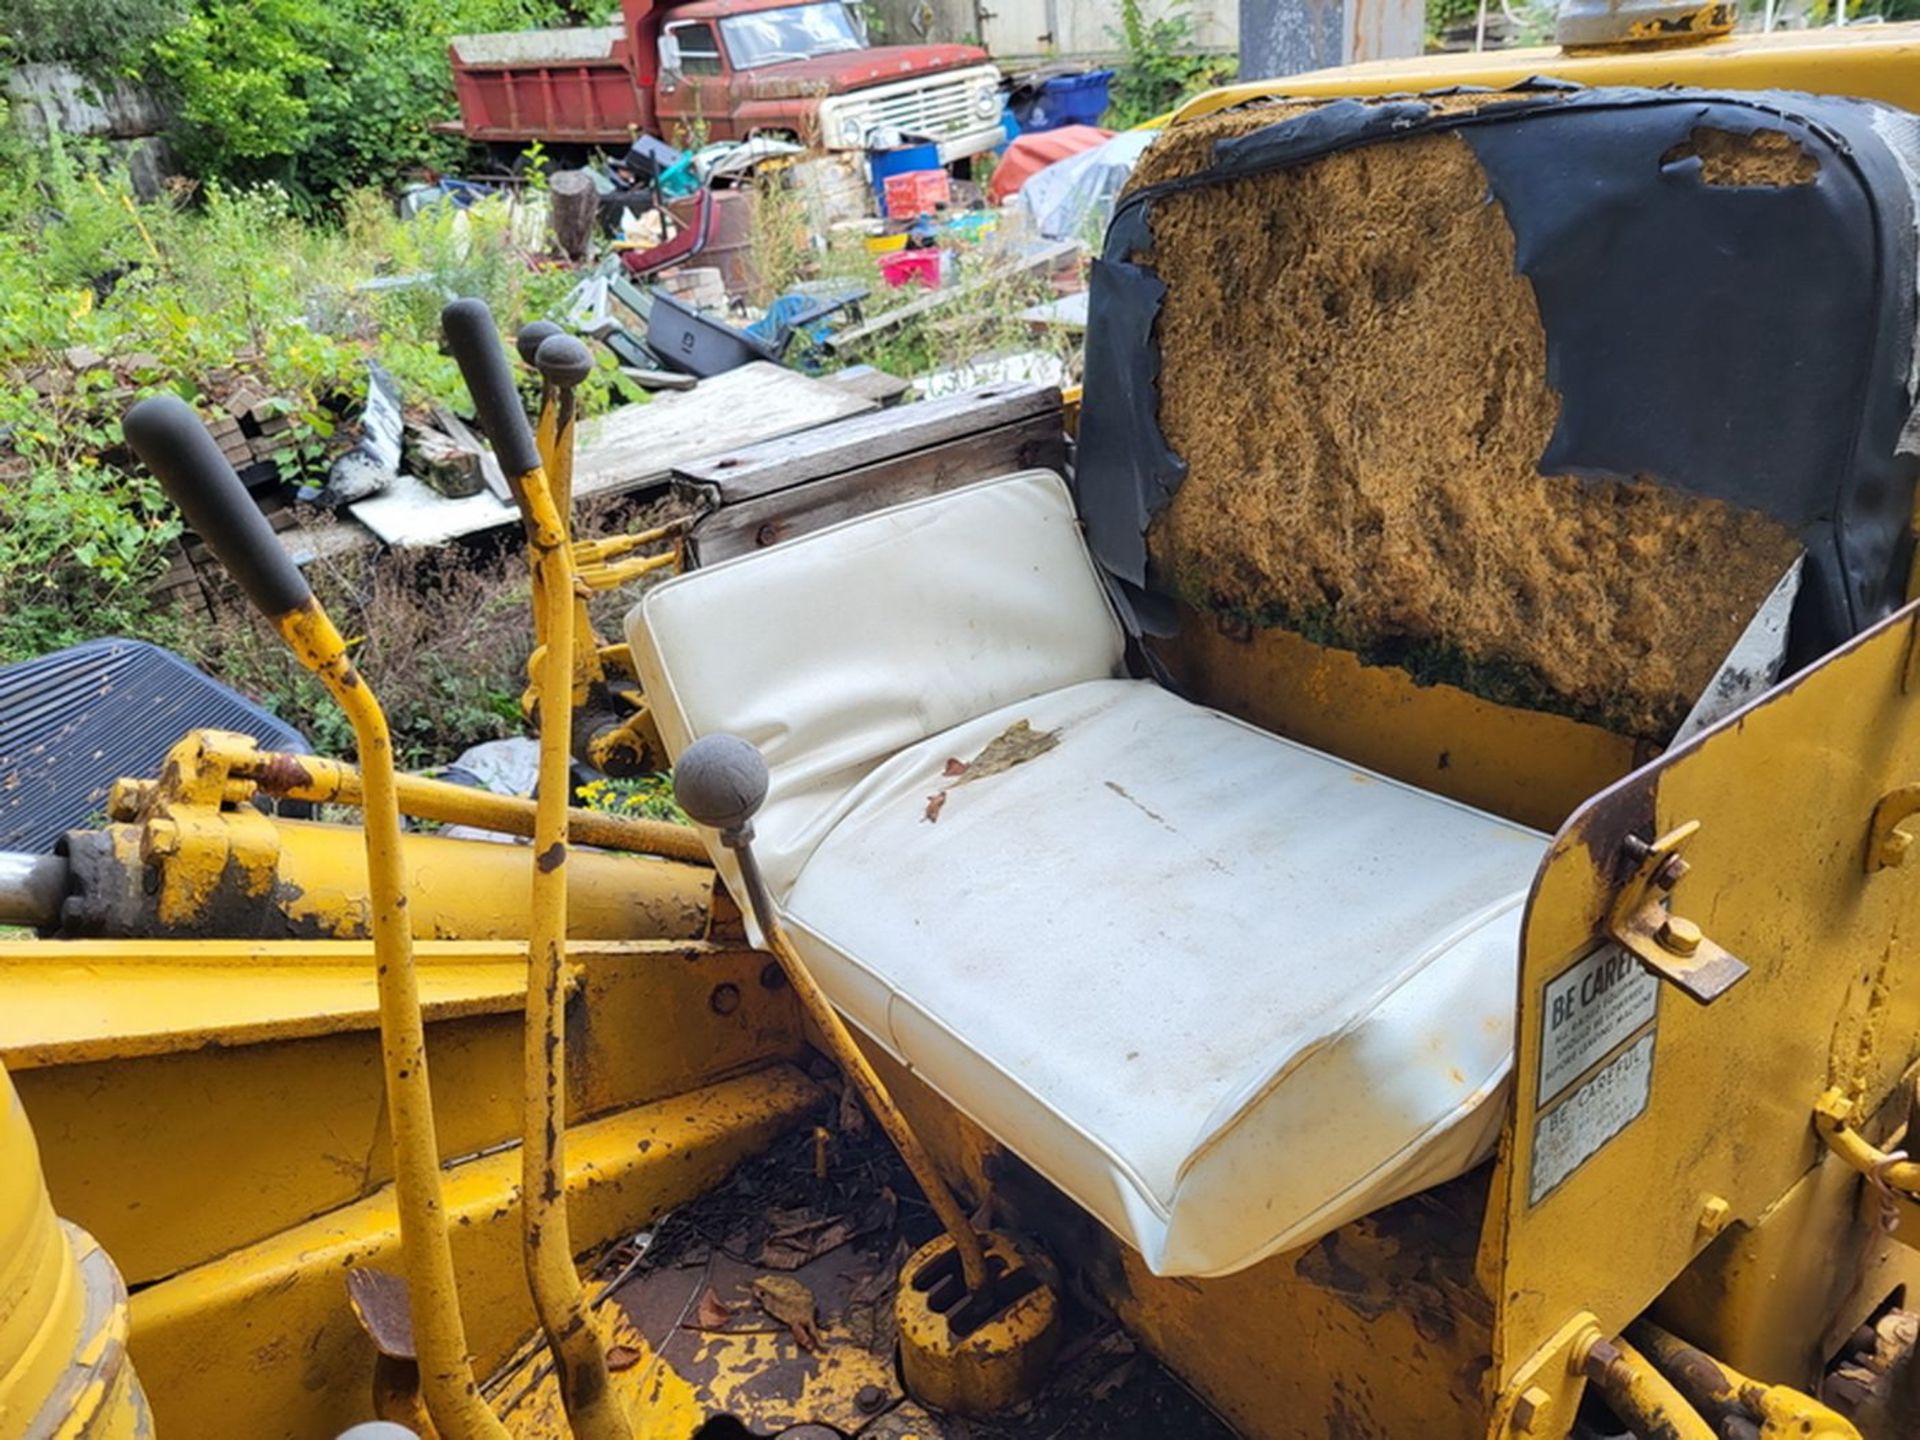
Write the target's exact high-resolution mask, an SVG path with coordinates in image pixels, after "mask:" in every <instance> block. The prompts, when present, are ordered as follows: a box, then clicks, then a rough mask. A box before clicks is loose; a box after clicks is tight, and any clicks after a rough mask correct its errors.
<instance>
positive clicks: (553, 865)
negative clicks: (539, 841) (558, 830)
mask: <svg viewBox="0 0 1920 1440" xmlns="http://www.w3.org/2000/svg"><path fill="white" fill-rule="evenodd" d="M566 860H567V846H566V842H565V841H562V840H556V841H554V842H553V844H551V845H549V846H548V847H547V848H546V849H544V850H542V851H541V852H540V858H539V859H538V860H537V861H535V862H534V863H535V864H537V865H538V866H539V867H540V873H541V874H542V875H551V874H552V873H553V872H554V871H556V870H558V869H559V868H560V867H561V866H562V865H564V864H565V863H566Z"/></svg>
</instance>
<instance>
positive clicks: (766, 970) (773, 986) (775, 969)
mask: <svg viewBox="0 0 1920 1440" xmlns="http://www.w3.org/2000/svg"><path fill="white" fill-rule="evenodd" d="M786 983H787V972H786V971H784V970H782V969H781V968H780V962H779V961H778V960H769V961H768V962H767V963H766V964H764V965H762V966H761V967H760V988H761V989H763V990H779V989H782V988H784V987H785V986H786Z"/></svg>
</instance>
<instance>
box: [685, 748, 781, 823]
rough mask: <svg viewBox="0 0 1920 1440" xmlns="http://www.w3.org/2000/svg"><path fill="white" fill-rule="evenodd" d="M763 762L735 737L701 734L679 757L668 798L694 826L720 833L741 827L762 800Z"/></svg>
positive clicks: (764, 784) (754, 751)
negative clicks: (703, 826) (675, 802)
mask: <svg viewBox="0 0 1920 1440" xmlns="http://www.w3.org/2000/svg"><path fill="white" fill-rule="evenodd" d="M767 779H768V777H767V762H766V760H765V759H763V758H762V757H761V754H760V752H759V751H758V750H757V749H755V748H754V747H753V746H752V745H749V744H748V743H747V742H746V741H745V740H742V739H741V738H740V737H739V736H738V735H707V736H703V737H702V738H700V739H698V740H696V741H694V742H693V744H691V745H689V746H688V747H687V748H686V749H685V750H683V751H682V752H681V753H680V759H679V761H678V762H677V763H676V764H675V765H674V767H673V796H674V799H676V800H678V801H679V802H680V808H681V809H682V810H684V811H686V812H687V814H688V815H689V816H691V817H692V818H693V820H694V821H696V822H697V823H698V824H701V825H705V826H708V827H710V828H711V829H714V830H718V831H720V832H721V833H722V834H726V833H728V832H733V831H739V830H742V829H744V828H746V825H747V823H748V822H749V821H751V820H752V819H753V817H754V815H755V813H756V812H757V811H758V810H759V809H760V806H761V804H762V803H763V802H764V801H765V800H766V798H767Z"/></svg>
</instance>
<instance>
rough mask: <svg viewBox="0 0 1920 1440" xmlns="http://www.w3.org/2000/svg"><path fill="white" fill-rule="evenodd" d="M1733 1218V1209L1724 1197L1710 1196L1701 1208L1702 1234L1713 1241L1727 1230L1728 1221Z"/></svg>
mask: <svg viewBox="0 0 1920 1440" xmlns="http://www.w3.org/2000/svg"><path fill="white" fill-rule="evenodd" d="M1732 1217H1733V1207H1732V1206H1731V1205H1729V1204H1728V1203H1727V1199H1726V1197H1725V1196H1724V1195H1709V1196H1708V1197H1707V1200H1706V1203H1705V1204H1704V1205H1702V1206H1701V1207H1700V1234H1701V1235H1702V1236H1703V1237H1704V1238H1706V1239H1709V1240H1711V1239H1712V1238H1713V1237H1714V1236H1715V1235H1718V1234H1719V1233H1720V1232H1721V1231H1722V1230H1724V1229H1726V1228H1727V1221H1728V1220H1730V1219H1731V1218H1732Z"/></svg>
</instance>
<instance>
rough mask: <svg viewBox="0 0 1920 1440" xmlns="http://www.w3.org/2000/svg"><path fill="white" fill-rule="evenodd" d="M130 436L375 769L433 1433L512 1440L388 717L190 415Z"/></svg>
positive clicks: (384, 978)
mask: <svg viewBox="0 0 1920 1440" xmlns="http://www.w3.org/2000/svg"><path fill="white" fill-rule="evenodd" d="M123 429H124V431H125V433H126V437H127V443H128V445H129V447H130V448H131V449H132V450H133V451H134V453H135V454H137V455H139V456H140V458H141V459H143V460H145V461H146V462H147V466H148V468H150V469H151V470H152V471H153V472H154V474H155V475H156V476H157V477H158V478H159V480H160V483H161V484H162V485H163V486H164V487H165V488H166V490H167V493H168V494H169V495H170V496H171V497H172V498H173V502H174V504H175V505H177V506H178V507H179V508H180V509H181V511H182V512H183V513H184V514H185V516H186V518H187V522H188V523H189V524H190V525H191V526H192V527H193V529H194V531H195V532H196V533H198V534H199V536H200V538H201V539H203V540H205V541H206V542H207V544H208V545H209V546H210V547H211V548H212V549H213V551H214V553H215V554H217V555H218V556H219V557H220V560H221V563H222V564H223V565H224V566H225V568H226V569H227V571H228V573H229V574H231V575H232V576H233V578H234V579H235V580H237V581H238V582H239V583H240V586H241V588H242V589H244V590H245V591H246V592H247V595H248V598H250V599H251V600H252V601H253V603H254V605H255V606H256V607H257V608H258V609H259V610H260V612H261V613H262V614H263V615H265V616H266V617H267V618H268V619H269V620H270V621H271V622H272V624H273V627H274V629H275V630H276V631H277V632H278V633H279V635H280V637H281V639H283V640H284V641H285V642H286V643H287V646H288V648H290V649H291V650H292V651H293V653H294V655H295V656H296V657H297V658H298V659H299V661H300V663H301V664H302V665H304V666H305V667H306V668H307V669H308V670H310V671H312V672H313V674H314V675H315V676H317V677H318V678H319V680H320V682H321V684H323V685H324V686H326V688H327V690H328V692H329V693H330V694H331V695H332V696H333V697H334V699H335V700H336V701H337V702H338V703H339V705H340V708H341V709H342V710H343V711H345V712H346V716H347V719H348V721H349V722H350V723H351V724H352V726H353V731H354V736H355V738H356V741H357V742H358V744H359V747H360V759H361V763H362V765H363V766H364V767H365V773H364V776H363V786H364V789H365V792H366V799H365V803H364V805H363V808H362V818H363V820H364V827H363V828H364V832H365V836H366V845H367V880H368V889H369V891H370V893H371V899H372V903H373V926H372V928H373V944H374V955H375V957H376V961H377V964H376V985H377V989H378V993H379V997H380V1051H381V1060H382V1063H383V1066H384V1068H385V1078H386V1093H387V1121H388V1129H389V1130H390V1131H391V1132H392V1138H393V1171H394V1175H393V1188H394V1199H395V1209H396V1210H397V1212H398V1217H399V1222H400V1254H401V1259H402V1263H403V1265H404V1267H405V1269H406V1275H407V1292H408V1294H407V1304H408V1309H409V1310H410V1312H411V1314H412V1319H413V1334H414V1341H415V1348H416V1350H417V1352H418V1357H419V1364H420V1382H421V1391H422V1394H423V1395H424V1397H425V1399H426V1402H427V1410H428V1413H429V1414H430V1415H431V1416H432V1417H433V1422H434V1425H435V1427H436V1428H437V1429H438V1430H439V1431H440V1432H441V1434H442V1435H444V1436H446V1437H447V1440H507V1432H506V1428H505V1427H504V1426H503V1425H501V1423H500V1421H499V1420H498V1419H497V1418H495V1416H494V1414H493V1412H492V1411H491V1410H489V1409H488V1408H487V1406H486V1403H485V1402H484V1401H483V1400H482V1399H481V1398H480V1391H479V1387H478V1385H477V1384H476V1383H475V1381H474V1376H473V1367H472V1364H471V1363H470V1361H469V1360H468V1352H467V1336H466V1327H465V1326H464V1324H463V1323H462V1322H461V1319H460V1297H459V1290H458V1285H457V1282H456V1281H455V1278H454V1270H453V1249H452V1247H451V1245H450V1244H449V1243H448V1239H447V1225H446V1211H445V1208H444V1205H443V1202H442V1199H441V1194H440V1153H439V1143H438V1141H437V1139H436V1137H435V1135H434V1124H433V1092H432V1089H431V1088H430V1087H429V1085H428V1081H427V1053H426V1027H425V1024H424V1023H423V1021H422V1019H421V1015H420V991H419V985H418V982H417V980H416V977H415V975H414V966H413V935H412V930H411V927H410V925H409V923H408V920H407V912H406V904H407V897H406V892H405V890H404V888H403V884H402V878H403V877H402V872H401V853H400V809H399V805H398V802H397V800H396V798H395V790H394V783H393V744H392V738H391V736H390V734H389V733H388V730H387V720H386V715H385V714H384V713H383V712H382V711H381V709H380V703H379V701H377V700H376V699H374V696H373V692H372V690H371V689H369V688H368V686H367V684H366V682H365V681H364V680H362V679H361V678H360V675H359V674H358V672H357V671H356V670H355V669H354V666H353V662H352V660H350V659H349V658H348V656H347V646H346V642H345V641H344V640H342V639H341V637H340V632H339V631H338V630H336V629H334V627H333V624H332V622H331V621H329V620H328V619H327V617H326V614H325V613H324V612H323V611H322V610H321V609H320V605H319V602H318V601H316V600H315V599H314V598H313V591H312V589H311V588H310V587H309V586H308V584H307V581H306V577H305V576H303V575H302V574H301V573H300V571H299V569H298V567H296V566H295V565H294V563H293V561H292V559H291V558H290V557H289V556H288V554H287V552H286V551H285V550H284V549H282V548H281V545H280V542H279V540H278V539H276V538H275V537H274V534H273V532H272V531H271V530H270V529H268V528H267V522H266V518H265V517H264V516H263V515H261V513H260V511H259V510H258V509H257V508H256V507H255V505H254V503H253V500H252V498H251V497H250V496H249V495H248V494H247V491H246V487H245V486H243V485H242V484H241V483H240V477H239V476H238V475H236V474H235V473H234V471H233V467H232V466H231V465H230V464H228V463H227V461H226V459H225V457H224V456H222V455H221V453H220V450H219V447H217V446H216V445H215V444H214V443H213V437H212V436H210V435H209V434H208V433H207V431H206V428H205V426H203V425H202V424H201V422H200V418H199V416H197V415H196V414H194V412H193V410H192V409H191V407H189V406H188V405H187V403H186V402H185V401H184V400H181V399H180V398H179V397H177V396H174V395H158V396H155V397H153V398H152V399H148V400H143V401H141V402H140V403H139V404H138V405H136V406H134V407H133V409H132V410H130V411H128V412H127V417H126V420H125V421H124V422H123Z"/></svg>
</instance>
